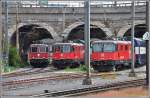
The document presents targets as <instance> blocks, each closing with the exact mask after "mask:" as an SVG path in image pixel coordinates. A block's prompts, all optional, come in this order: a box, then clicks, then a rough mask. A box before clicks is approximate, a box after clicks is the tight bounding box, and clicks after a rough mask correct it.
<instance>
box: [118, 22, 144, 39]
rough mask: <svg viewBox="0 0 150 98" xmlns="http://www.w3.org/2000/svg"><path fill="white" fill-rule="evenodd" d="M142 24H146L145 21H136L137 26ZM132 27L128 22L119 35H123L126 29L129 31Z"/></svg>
mask: <svg viewBox="0 0 150 98" xmlns="http://www.w3.org/2000/svg"><path fill="white" fill-rule="evenodd" d="M140 24H145V21H135V26H136V25H140ZM131 27H132V25H131V24H128V25H125V26H123V27H122V28H120V30H119V32H118V33H117V37H123V36H124V34H125V33H126V31H128V30H129V29H130V28H131Z"/></svg>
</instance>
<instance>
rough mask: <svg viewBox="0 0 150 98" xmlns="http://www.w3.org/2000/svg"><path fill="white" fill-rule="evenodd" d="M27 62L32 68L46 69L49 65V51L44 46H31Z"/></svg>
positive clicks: (46, 46)
mask: <svg viewBox="0 0 150 98" xmlns="http://www.w3.org/2000/svg"><path fill="white" fill-rule="evenodd" d="M28 62H29V64H30V65H32V66H33V67H46V66H47V65H48V64H49V51H48V45H46V44H31V45H30V50H29V52H28Z"/></svg>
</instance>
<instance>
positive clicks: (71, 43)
mask: <svg viewBox="0 0 150 98" xmlns="http://www.w3.org/2000/svg"><path fill="white" fill-rule="evenodd" d="M54 45H78V46H83V44H80V43H55V44H54Z"/></svg>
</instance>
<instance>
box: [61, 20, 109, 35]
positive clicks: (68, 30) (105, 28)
mask: <svg viewBox="0 0 150 98" xmlns="http://www.w3.org/2000/svg"><path fill="white" fill-rule="evenodd" d="M80 25H84V22H75V23H73V24H71V25H69V26H68V27H67V28H66V29H65V30H64V32H63V33H62V36H63V37H64V38H67V37H68V35H69V33H70V32H71V30H72V29H74V28H76V27H78V26H80ZM91 25H95V26H97V27H98V28H100V29H101V30H103V31H104V33H105V34H106V36H112V32H111V31H110V30H109V28H107V27H105V25H104V24H102V23H100V22H91Z"/></svg>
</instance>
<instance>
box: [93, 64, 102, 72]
mask: <svg viewBox="0 0 150 98" xmlns="http://www.w3.org/2000/svg"><path fill="white" fill-rule="evenodd" d="M93 69H94V70H96V71H98V72H102V71H103V70H102V68H101V67H100V66H99V65H93Z"/></svg>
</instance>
